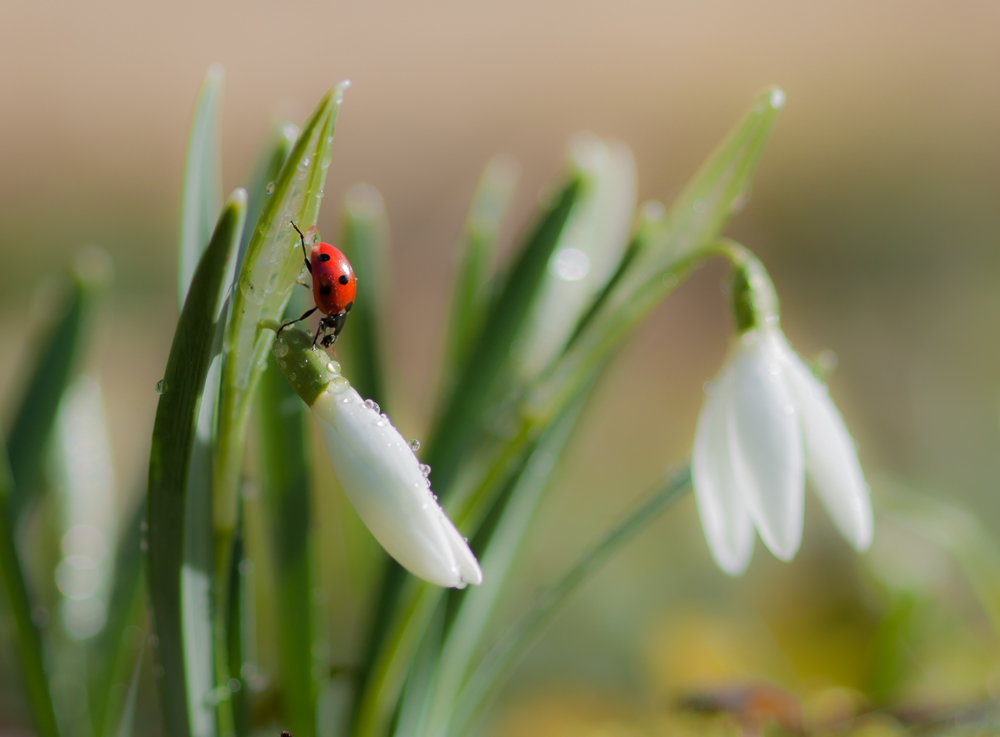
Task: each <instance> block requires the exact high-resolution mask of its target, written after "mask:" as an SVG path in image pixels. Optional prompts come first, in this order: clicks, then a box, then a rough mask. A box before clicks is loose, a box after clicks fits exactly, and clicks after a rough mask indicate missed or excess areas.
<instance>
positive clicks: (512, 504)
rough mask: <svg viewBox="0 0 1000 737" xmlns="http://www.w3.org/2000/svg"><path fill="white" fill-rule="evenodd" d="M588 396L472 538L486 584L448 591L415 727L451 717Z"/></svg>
mask: <svg viewBox="0 0 1000 737" xmlns="http://www.w3.org/2000/svg"><path fill="white" fill-rule="evenodd" d="M588 397H589V392H588V393H587V394H585V395H583V396H581V397H580V398H579V399H578V400H577V401H576V402H575V403H574V404H573V405H572V406H571V407H570V408H569V409H568V410H567V411H566V413H564V415H563V416H562V417H560V418H559V419H558V420H557V421H556V422H555V423H553V425H552V426H551V427H550V428H549V429H548V430H547V431H546V432H545V434H544V435H543V436H542V437H541V438H540V440H539V441H538V443H537V445H536V446H535V448H534V450H533V451H532V453H531V455H530V456H529V457H528V459H527V462H526V463H525V464H524V466H523V467H522V470H521V472H520V473H519V474H518V475H517V476H516V477H515V478H514V479H512V482H511V484H510V488H509V490H508V492H507V493H506V494H505V495H504V497H503V498H501V499H500V500H498V503H497V504H496V505H495V506H494V507H493V509H492V510H491V513H490V517H489V518H487V519H486V520H485V521H484V523H483V525H482V526H481V527H480V528H479V531H478V532H477V534H476V536H475V537H474V538H472V548H473V550H474V551H475V553H476V557H477V558H479V560H480V562H481V564H482V566H483V585H481V586H478V587H476V588H475V589H474V590H472V591H468V592H462V593H460V594H459V596H454V595H453V594H452V593H451V592H449V593H448V594H447V597H448V598H449V599H450V602H449V603H450V604H451V606H452V607H453V608H454V609H455V610H456V614H455V615H454V619H453V620H452V621H451V623H450V626H449V627H448V629H447V634H446V638H445V640H444V646H443V647H442V649H441V652H440V656H439V658H438V663H437V668H436V670H435V672H434V685H433V689H431V692H430V698H429V699H428V701H427V705H426V710H425V711H424V713H423V715H422V717H423V721H422V723H421V724H420V726H419V729H418V730H416V731H415V732H414V733H419V734H433V733H435V732H436V731H437V730H438V729H439V728H440V726H441V725H442V724H444V722H445V721H446V720H447V718H448V715H449V714H450V712H451V710H452V708H453V706H454V704H455V701H456V699H457V697H458V693H459V691H461V688H462V686H463V684H464V683H465V680H466V678H467V676H468V672H469V669H470V665H471V663H472V662H473V658H474V657H475V656H476V653H477V651H478V649H479V646H480V645H481V642H482V638H483V635H484V633H485V630H486V627H487V625H488V624H489V621H490V617H491V616H492V614H493V611H494V609H495V607H496V603H497V601H498V599H499V597H500V594H501V592H502V591H503V589H504V586H505V584H506V582H507V577H508V575H509V573H510V570H511V566H512V565H513V563H514V561H515V559H516V557H517V551H518V550H519V548H520V545H521V543H522V541H523V540H524V536H525V534H526V532H527V530H528V527H529V526H530V524H531V520H532V519H533V517H534V513H535V510H536V509H537V507H538V503H539V501H540V499H541V497H542V495H543V492H544V491H545V489H546V488H547V487H548V485H549V482H550V479H551V478H552V474H553V472H554V471H555V469H556V464H557V462H558V460H559V458H560V457H561V456H562V453H563V451H564V450H565V448H566V445H567V443H568V442H569V439H570V436H571V435H572V432H573V429H574V427H575V426H576V422H577V420H578V419H579V417H580V413H581V412H582V410H583V407H584V405H585V403H586V400H587V398H588ZM455 593H459V592H455Z"/></svg>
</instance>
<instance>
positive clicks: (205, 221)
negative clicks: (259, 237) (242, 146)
mask: <svg viewBox="0 0 1000 737" xmlns="http://www.w3.org/2000/svg"><path fill="white" fill-rule="evenodd" d="M222 77H223V72H222V67H221V66H219V65H218V64H214V65H212V66H211V67H209V69H208V74H206V75H205V81H204V82H203V83H202V85H201V92H200V93H199V94H198V102H197V103H195V108H194V116H193V117H192V119H191V132H190V133H189V134H188V146H187V157H186V159H185V161H184V185H183V188H182V189H181V234H180V250H179V254H178V263H177V304H178V305H181V306H183V305H184V299H185V298H186V297H187V293H188V287H189V286H190V284H191V277H193V276H194V270H195V268H196V267H197V266H198V260H199V259H200V258H201V254H202V252H203V251H204V250H205V247H206V246H207V245H208V241H209V240H210V239H211V237H212V230H213V229H214V228H215V222H216V220H218V218H219V211H220V210H221V209H222V142H221V139H220V132H219V127H220V118H221V116H222Z"/></svg>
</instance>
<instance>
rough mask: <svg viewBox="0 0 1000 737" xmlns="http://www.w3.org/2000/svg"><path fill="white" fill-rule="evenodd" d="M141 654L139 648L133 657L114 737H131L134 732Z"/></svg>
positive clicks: (140, 674) (140, 672)
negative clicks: (130, 674) (132, 664)
mask: <svg viewBox="0 0 1000 737" xmlns="http://www.w3.org/2000/svg"><path fill="white" fill-rule="evenodd" d="M143 652H144V648H143V647H142V646H140V647H139V651H138V653H137V654H136V656H135V665H134V666H132V677H131V678H130V679H129V682H128V691H127V692H126V693H125V701H124V703H123V704H122V711H121V716H119V718H118V729H116V730H115V737H132V734H133V732H134V726H135V707H136V702H137V701H138V700H139V681H140V677H141V676H142V656H143ZM98 734H101V733H98Z"/></svg>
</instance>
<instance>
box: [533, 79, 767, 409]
mask: <svg viewBox="0 0 1000 737" xmlns="http://www.w3.org/2000/svg"><path fill="white" fill-rule="evenodd" d="M784 101H785V96H784V93H783V92H782V91H781V90H780V89H778V88H776V87H775V88H771V89H768V90H765V91H764V92H763V93H761V94H760V95H759V96H758V97H757V99H756V100H755V101H754V104H753V106H752V107H751V108H750V111H749V112H748V113H747V114H746V116H744V118H743V119H742V120H741V121H740V122H739V123H738V124H737V125H736V126H735V127H734V128H733V129H732V130H731V131H730V133H729V135H728V136H727V137H726V138H725V139H724V140H723V141H722V143H721V144H720V145H719V147H718V148H717V149H716V150H715V151H714V152H713V153H712V155H711V156H710V157H709V159H708V160H707V161H706V162H705V164H704V165H703V166H702V168H701V169H700V170H699V171H698V173H697V174H696V175H695V176H694V178H693V179H692V180H691V182H690V183H689V184H688V186H687V187H686V188H685V190H684V191H683V192H682V193H681V195H680V196H679V197H678V198H677V200H676V201H675V203H674V205H673V206H672V208H671V209H670V212H669V214H668V215H667V216H666V217H665V218H663V219H662V220H661V221H660V222H658V223H654V222H650V223H647V227H645V228H644V229H642V231H640V232H639V233H638V234H637V237H638V238H641V239H642V240H643V242H642V244H641V247H639V248H638V252H637V253H635V254H634V257H633V258H631V259H630V260H629V263H628V265H627V268H625V269H624V270H623V272H622V273H620V274H619V275H618V276H617V277H616V279H615V288H614V290H613V291H611V292H610V293H608V294H606V295H603V296H602V298H601V299H602V307H601V309H600V310H599V311H596V312H593V313H592V314H591V315H590V316H589V318H588V321H587V323H586V325H585V326H584V327H583V328H582V329H581V330H580V331H579V332H578V334H577V335H576V338H575V339H574V340H573V341H572V343H571V344H570V346H569V347H568V348H567V350H566V352H565V353H563V355H562V356H561V357H560V358H559V360H558V361H557V362H556V364H555V366H554V368H553V369H552V370H550V371H549V372H547V374H546V376H545V377H544V380H543V381H541V382H540V383H539V384H538V385H537V386H536V387H535V388H534V389H533V390H532V392H531V396H530V397H529V399H528V402H527V405H526V413H527V414H528V415H529V416H530V417H532V418H533V420H532V421H533V422H542V423H545V422H548V421H549V420H547V419H544V418H551V417H552V416H554V415H556V414H558V413H559V411H561V408H562V407H565V406H566V405H567V404H568V403H569V402H570V401H572V397H574V396H575V395H576V394H577V392H579V391H580V387H581V385H582V384H583V383H585V382H586V381H588V380H589V378H590V377H591V376H592V375H593V371H594V369H595V368H596V366H598V365H599V364H600V363H602V362H603V361H604V360H605V359H606V358H607V357H608V356H610V355H611V354H612V353H613V352H614V351H615V350H616V349H617V348H618V347H620V346H621V344H622V343H623V342H624V340H625V339H626V338H627V337H628V336H630V335H631V334H632V333H633V331H634V330H635V329H636V327H637V326H638V324H639V323H640V322H641V321H642V320H643V319H644V318H645V317H646V316H647V315H648V314H649V313H650V312H651V311H652V309H653V308H654V307H655V306H656V305H657V304H659V303H660V302H661V301H662V300H663V299H664V297H666V296H667V295H668V294H670V292H671V291H673V289H674V288H675V287H676V286H677V284H678V283H679V282H680V280H681V278H683V276H684V275H685V274H686V273H687V272H689V271H690V270H691V268H693V266H694V265H695V264H696V263H697V262H698V260H699V249H701V248H704V247H705V246H707V245H709V244H711V243H713V242H714V241H716V240H717V239H718V237H719V235H720V234H721V232H722V230H723V229H724V228H725V226H726V225H727V223H728V222H729V220H730V218H731V217H732V216H733V215H734V214H735V213H736V212H738V211H739V210H740V209H741V208H742V207H743V206H744V205H745V204H746V201H747V198H748V196H749V191H750V183H751V180H752V178H753V174H754V172H755V171H756V167H757V163H758V161H759V160H760V156H761V154H762V153H763V149H764V145H765V144H766V142H767V139H768V136H769V134H770V132H771V129H772V127H773V125H774V122H775V120H776V118H777V114H778V111H779V110H780V109H781V107H782V106H783V105H784Z"/></svg>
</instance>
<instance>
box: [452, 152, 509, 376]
mask: <svg viewBox="0 0 1000 737" xmlns="http://www.w3.org/2000/svg"><path fill="white" fill-rule="evenodd" d="M518 176H519V171H518V166H517V162H516V161H514V159H512V158H511V157H509V156H505V155H502V154H501V155H499V156H494V157H493V158H492V159H490V161H489V163H488V164H487V165H486V169H485V170H484V171H483V173H482V176H481V177H480V178H479V185H478V186H477V187H476V192H475V194H474V195H473V196H472V203H471V205H470V206H469V214H468V216H467V217H466V220H465V230H464V231H463V232H462V237H461V238H460V239H459V254H460V256H461V263H460V265H459V268H458V275H457V278H456V279H455V291H454V293H453V296H452V304H451V324H450V326H449V329H448V338H447V348H446V351H447V353H446V356H445V375H446V376H448V377H452V376H454V375H455V373H456V372H457V371H458V369H459V367H460V366H461V365H462V364H463V363H464V362H465V360H466V359H467V358H468V355H469V350H470V348H471V344H472V342H473V340H474V339H475V336H476V335H477V334H478V333H479V329H480V327H482V320H483V313H484V312H485V309H486V307H487V305H488V304H489V299H488V295H489V289H488V283H489V279H490V276H491V274H492V273H493V263H494V260H495V259H494V254H495V252H496V246H497V240H498V239H499V236H500V228H501V227H502V225H503V220H504V216H505V215H506V214H507V210H508V208H509V206H510V201H511V199H512V197H513V195H514V188H515V187H516V186H517V180H518Z"/></svg>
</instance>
